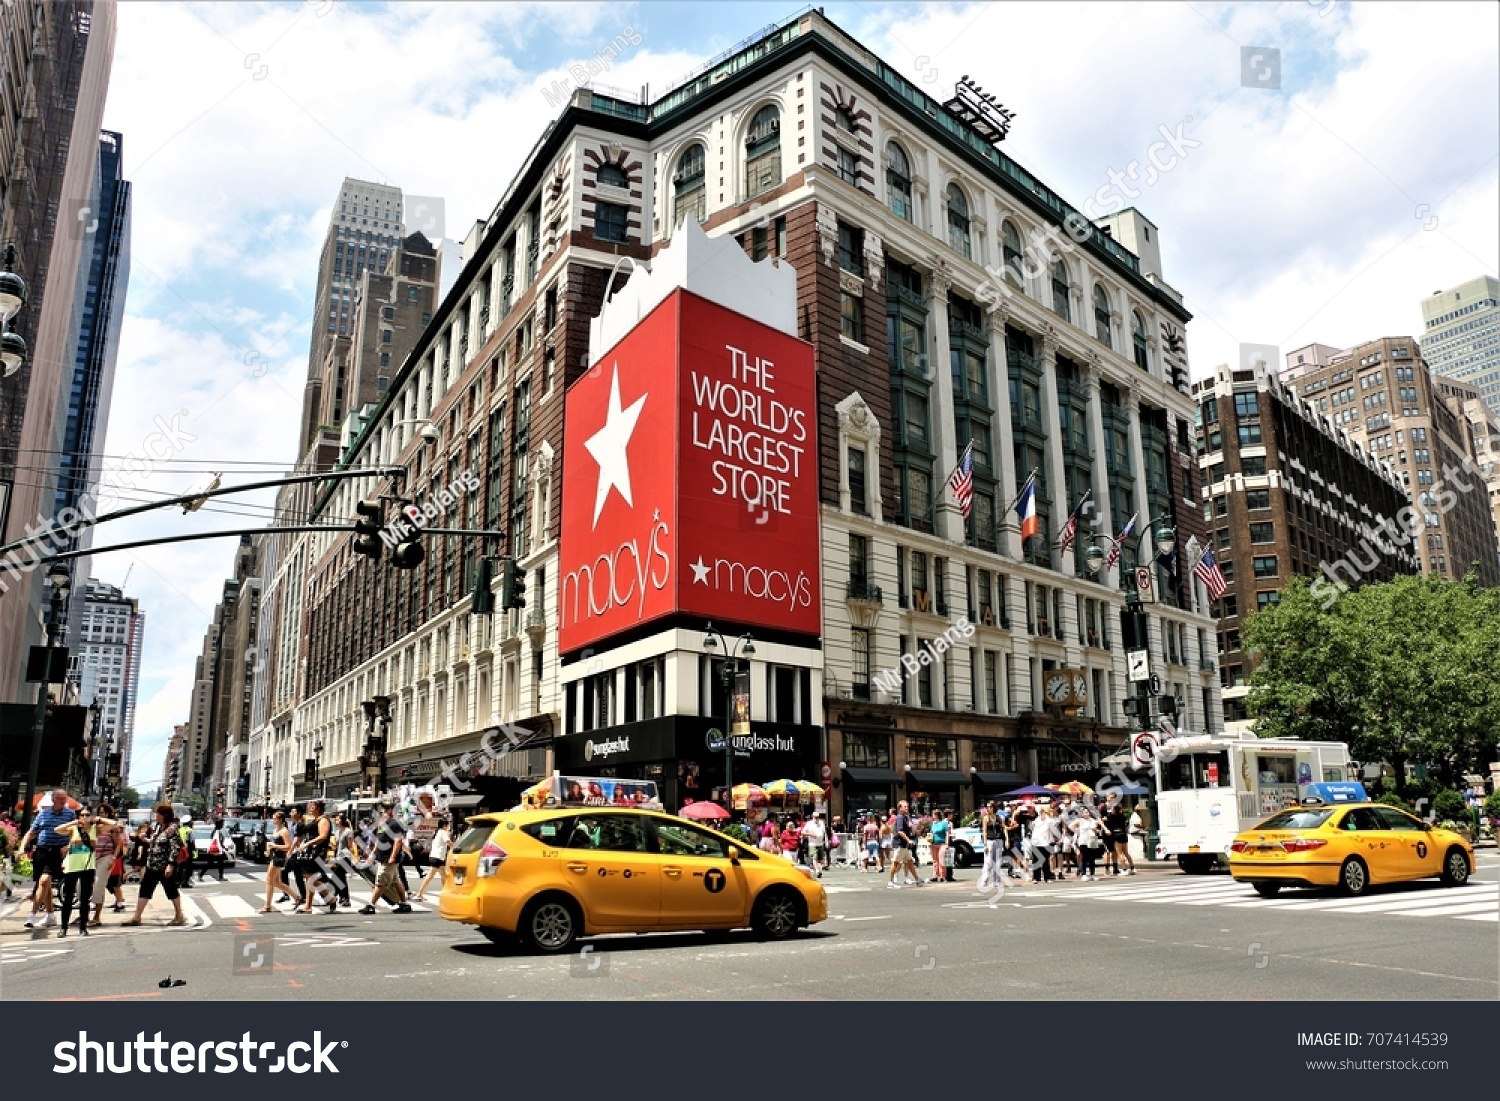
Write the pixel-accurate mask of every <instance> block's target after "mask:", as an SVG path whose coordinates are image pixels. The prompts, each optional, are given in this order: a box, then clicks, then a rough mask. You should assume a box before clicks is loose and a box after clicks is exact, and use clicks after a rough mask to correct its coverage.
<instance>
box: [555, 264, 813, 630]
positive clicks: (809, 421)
mask: <svg viewBox="0 0 1500 1101" xmlns="http://www.w3.org/2000/svg"><path fill="white" fill-rule="evenodd" d="M815 403H816V390H815V382H814V375H813V356H812V348H811V347H810V346H809V345H808V344H806V343H805V342H803V341H801V340H798V339H796V338H795V337H792V336H788V335H787V334H785V333H782V332H779V331H777V330H776V329H773V328H770V327H768V326H766V325H763V324H761V323H759V322H757V321H753V320H751V319H749V318H747V317H744V316H743V315H741V314H738V313H735V312H734V311H732V310H728V309H725V308H724V307H722V306H719V305H716V304H714V303H712V302H709V301H707V300H705V299H703V298H700V297H698V296H696V295H694V294H692V293H691V292H689V291H685V290H680V289H679V290H677V291H675V292H673V293H672V294H671V295H670V296H669V297H668V298H667V299H666V300H665V301H663V302H662V303H661V305H659V306H658V307H656V309H655V310H653V311H652V312H651V313H650V314H649V315H647V317H646V318H645V319H644V320H642V321H641V322H640V323H639V324H638V325H637V326H636V327H635V328H634V329H632V330H631V332H630V333H629V334H627V335H626V336H625V337H624V338H623V339H622V340H621V341H620V342H619V343H618V344H617V345H616V346H615V348H614V349H613V350H612V351H611V352H610V353H609V354H607V355H605V356H603V357H602V358H600V360H599V361H598V363H597V364H596V366H595V368H594V369H593V370H592V371H590V373H589V374H588V375H586V376H584V377H583V378H581V379H579V380H578V381H577V382H576V383H574V384H573V386H572V387H571V388H570V389H569V391H568V396H567V411H566V414H565V424H566V430H565V442H564V462H563V469H564V470H567V471H570V472H574V473H570V476H569V477H567V478H565V479H564V483H563V519H562V546H561V554H562V565H561V577H562V581H561V587H560V592H559V601H560V605H559V612H558V615H559V628H558V630H559V647H560V649H561V650H562V652H564V653H570V652H575V651H577V650H579V649H580V648H582V647H585V646H589V645H592V644H595V643H597V642H599V641H601V640H603V639H606V638H609V637H610V636H612V635H615V634H619V633H621V632H624V631H627V630H630V629H633V628H635V627H637V626H639V625H640V624H642V623H647V622H650V621H652V620H655V619H659V618H662V617H664V616H667V615H671V614H673V613H685V614H690V615H693V616H701V617H702V618H704V619H714V620H719V621H723V622H729V623H734V624H743V625H746V626H762V627H765V628H768V629H772V630H777V631H790V632H793V633H801V634H805V635H807V636H809V637H816V636H817V635H818V634H819V631H820V627H821V611H820V609H821V604H820V601H821V592H820V578H819V544H818V487H817V469H816V463H817V443H816V438H815V432H816V422H817V415H816V404H815Z"/></svg>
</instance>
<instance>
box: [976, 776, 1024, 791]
mask: <svg viewBox="0 0 1500 1101" xmlns="http://www.w3.org/2000/svg"><path fill="white" fill-rule="evenodd" d="M974 783H976V784H978V785H979V786H980V787H987V788H995V789H997V790H1000V791H1009V790H1010V789H1011V788H1023V787H1025V786H1026V785H1027V784H1029V783H1031V781H1030V780H1028V779H1026V777H1024V776H1022V775H1021V774H1020V773H1019V772H976V773H974Z"/></svg>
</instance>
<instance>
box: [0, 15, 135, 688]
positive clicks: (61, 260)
mask: <svg viewBox="0 0 1500 1101" xmlns="http://www.w3.org/2000/svg"><path fill="white" fill-rule="evenodd" d="M115 12H116V8H115V4H114V0H97V2H92V3H91V2H85V0H63V2H58V3H48V4H31V3H26V4H17V3H11V4H3V5H0V55H3V62H0V245H14V246H15V249H16V259H15V268H14V270H15V272H16V273H17V274H18V275H20V276H21V278H22V279H23V280H25V282H26V286H27V289H28V292H29V293H28V299H27V301H26V302H25V304H24V305H22V306H21V308H20V310H19V312H18V313H17V315H16V316H15V318H13V319H12V320H11V322H10V328H11V329H12V330H13V331H14V332H16V333H17V334H18V335H19V336H21V337H22V338H23V339H24V340H25V342H26V345H27V349H28V350H27V352H26V355H25V356H24V357H23V359H22V361H21V364H20V366H19V369H18V370H17V371H16V373H15V374H13V375H11V376H9V377H7V378H4V379H0V543H9V542H11V541H13V540H16V539H20V538H23V537H24V536H25V534H26V527H27V525H32V526H33V527H35V526H36V525H38V524H40V523H45V522H48V521H51V520H52V519H53V507H54V504H55V502H56V498H57V489H58V467H57V457H58V455H59V454H60V453H61V452H62V451H63V450H64V440H65V436H66V432H67V426H68V417H69V409H70V395H71V390H72V386H73V382H74V378H75V371H76V364H77V358H78V336H79V319H80V317H81V315H82V311H83V309H84V306H85V301H84V299H85V296H86V288H87V285H88V282H87V271H88V268H89V262H90V259H91V256H92V253H93V248H92V247H91V246H92V245H93V244H94V234H90V233H89V232H87V231H88V228H89V225H90V224H91V222H92V220H93V218H94V214H93V211H92V209H91V208H90V206H89V204H90V202H91V195H92V192H93V182H94V179H95V175H96V171H97V166H98V162H99V135H100V124H101V122H102V121H103V115H104V98H105V93H106V90H107V88H108V84H109V73H110V66H111V63H112V60H113V56H114V38H115ZM50 546H53V544H51V543H44V544H42V548H43V551H45V548H47V547H50ZM34 560H35V547H34V548H33V551H32V552H31V553H21V552H18V554H17V555H16V556H15V557H13V558H12V559H11V560H10V563H9V565H10V567H11V568H9V569H7V570H5V571H3V573H0V699H4V700H18V699H24V698H27V697H28V696H29V694H30V692H31V691H32V689H31V688H30V687H29V686H26V685H24V684H22V682H21V677H22V674H23V673H24V669H25V661H26V655H27V652H28V650H29V648H30V647H31V646H33V645H38V644H40V643H42V642H43V641H44V639H43V626H42V624H43V622H44V620H45V618H46V617H45V612H44V609H45V607H46V605H47V603H48V598H47V594H46V593H45V592H44V591H43V590H44V589H46V588H47V586H46V584H45V582H44V575H45V572H46V571H44V570H35V569H29V570H28V569H26V568H25V567H27V566H29V565H30V564H31V563H32V562H34ZM81 576H87V575H81ZM79 588H80V586H78V585H74V586H73V589H74V591H78V589H79Z"/></svg>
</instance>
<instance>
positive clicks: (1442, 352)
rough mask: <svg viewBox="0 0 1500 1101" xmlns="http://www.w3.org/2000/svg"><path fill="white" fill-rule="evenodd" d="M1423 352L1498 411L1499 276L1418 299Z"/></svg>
mask: <svg viewBox="0 0 1500 1101" xmlns="http://www.w3.org/2000/svg"><path fill="white" fill-rule="evenodd" d="M1422 324H1423V327H1424V334H1423V336H1422V355H1423V357H1424V358H1425V359H1426V360H1427V364H1428V366H1430V367H1431V368H1432V369H1433V370H1434V371H1436V372H1437V373H1438V374H1440V375H1448V376H1450V377H1451V378H1455V379H1457V380H1458V381H1459V382H1466V383H1468V384H1469V385H1470V386H1473V387H1474V388H1475V389H1477V390H1478V391H1479V394H1480V396H1481V397H1482V398H1483V399H1484V400H1485V402H1487V403H1488V404H1489V407H1490V409H1491V410H1492V411H1494V412H1496V413H1500V279H1496V278H1494V277H1493V276H1490V275H1482V276H1480V277H1479V278H1478V279H1470V280H1469V281H1468V282H1467V283H1460V284H1459V285H1458V286H1456V287H1450V288H1449V289H1448V290H1445V291H1434V292H1433V293H1432V294H1430V295H1428V296H1427V297H1426V298H1424V299H1422Z"/></svg>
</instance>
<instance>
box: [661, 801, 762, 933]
mask: <svg viewBox="0 0 1500 1101" xmlns="http://www.w3.org/2000/svg"><path fill="white" fill-rule="evenodd" d="M651 821H652V823H653V825H654V827H655V831H656V846H657V856H656V859H657V862H658V865H657V866H658V867H659V868H660V870H661V927H662V928H664V929H714V928H719V929H733V928H735V927H737V926H739V925H743V924H744V923H745V922H746V920H747V914H748V913H749V909H750V899H749V890H748V887H747V885H746V877H745V870H744V867H743V866H742V865H735V864H734V863H733V862H732V861H731V860H730V859H729V846H730V841H729V839H728V838H726V837H725V836H724V835H723V834H718V833H713V832H712V831H710V830H705V829H702V828H701V827H699V826H694V825H691V824H690V823H687V822H677V821H673V820H672V819H668V818H654V817H653V818H652V820H651Z"/></svg>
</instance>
